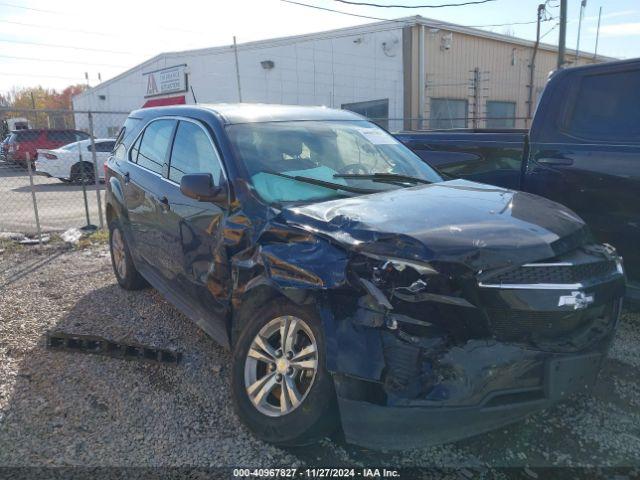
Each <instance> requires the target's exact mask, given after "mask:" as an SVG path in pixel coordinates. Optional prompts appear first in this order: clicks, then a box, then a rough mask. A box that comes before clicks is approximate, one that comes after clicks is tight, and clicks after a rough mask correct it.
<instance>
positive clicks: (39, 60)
mask: <svg viewBox="0 0 640 480" xmlns="http://www.w3.org/2000/svg"><path fill="white" fill-rule="evenodd" d="M0 58H11V59H13V60H32V61H36V62H51V63H71V64H75V65H94V66H97V67H114V68H127V67H128V66H127V65H115V64H113V63H94V62H76V61H73V60H62V59H58V58H42V57H18V56H15V55H0Z"/></svg>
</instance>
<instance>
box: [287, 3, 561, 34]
mask: <svg viewBox="0 0 640 480" xmlns="http://www.w3.org/2000/svg"><path fill="white" fill-rule="evenodd" d="M280 1H281V2H285V3H291V4H294V5H300V6H302V7H309V8H315V9H317V10H324V11H327V12H333V13H340V14H342V15H349V16H350V17H359V18H367V19H369V20H379V21H382V22H397V23H403V24H406V23H408V22H411V21H412V20H411V19H405V20H396V19H392V18H380V17H371V16H369V15H359V14H357V13H349V12H343V11H341V10H334V9H333V8H326V7H320V6H318V5H310V4H308V3H301V2H295V1H293V0H280ZM550 20H553V18H548V19H545V20H543V21H544V22H548V21H550ZM428 22H429V24H430V25H434V26H440V27H448V26H449V27H451V26H456V27H467V28H483V27H509V26H511V25H530V24H533V23H536V22H537V20H533V21H530V22H509V23H493V24H486V25H458V24H453V23H443V22H434V21H431V20H428Z"/></svg>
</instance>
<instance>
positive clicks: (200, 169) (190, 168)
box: [169, 121, 222, 185]
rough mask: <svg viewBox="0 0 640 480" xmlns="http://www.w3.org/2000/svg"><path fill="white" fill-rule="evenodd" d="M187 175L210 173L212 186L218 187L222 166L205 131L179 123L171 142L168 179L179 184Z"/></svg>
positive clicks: (187, 123)
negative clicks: (174, 137) (173, 139)
mask: <svg viewBox="0 0 640 480" xmlns="http://www.w3.org/2000/svg"><path fill="white" fill-rule="evenodd" d="M188 173H210V174H211V175H212V176H213V182H214V184H215V185H220V182H221V179H222V165H221V163H220V157H219V156H218V153H217V152H216V149H215V147H214V146H213V145H212V144H211V140H209V136H208V135H207V134H206V133H205V131H204V130H203V129H202V128H201V127H200V126H198V125H196V124H195V123H192V122H184V121H181V122H180V124H179V125H178V130H177V132H176V139H175V141H174V142H173V150H172V152H171V164H170V165H169V179H170V180H173V181H174V182H177V183H180V180H181V179H182V176H183V175H185V174H188Z"/></svg>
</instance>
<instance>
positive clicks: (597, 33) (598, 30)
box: [593, 7, 602, 61]
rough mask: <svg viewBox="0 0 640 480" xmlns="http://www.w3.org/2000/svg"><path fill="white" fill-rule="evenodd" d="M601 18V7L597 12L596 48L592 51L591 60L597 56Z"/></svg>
mask: <svg viewBox="0 0 640 480" xmlns="http://www.w3.org/2000/svg"><path fill="white" fill-rule="evenodd" d="M601 18H602V7H600V10H599V11H598V28H597V29H596V48H595V49H594V51H593V60H594V61H595V60H596V57H597V56H598V40H599V39H600V19H601Z"/></svg>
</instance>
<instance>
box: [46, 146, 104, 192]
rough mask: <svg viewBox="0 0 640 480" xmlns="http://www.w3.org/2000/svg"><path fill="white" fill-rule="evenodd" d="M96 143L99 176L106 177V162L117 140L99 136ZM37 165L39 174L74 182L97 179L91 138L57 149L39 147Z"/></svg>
mask: <svg viewBox="0 0 640 480" xmlns="http://www.w3.org/2000/svg"><path fill="white" fill-rule="evenodd" d="M94 143H95V146H96V160H97V162H98V175H99V178H104V162H105V160H106V159H107V158H109V155H110V153H111V150H113V146H114V144H115V140H114V139H113V138H98V139H96V140H94ZM35 165H36V174H37V175H44V176H46V177H55V178H59V179H60V180H63V181H68V182H73V183H81V182H82V179H83V178H84V179H85V180H86V182H87V183H93V182H94V181H95V180H94V178H95V177H94V167H93V152H92V150H91V140H90V139H88V140H80V141H79V142H73V143H69V144H68V145H65V146H64V147H60V148H56V149H55V150H45V149H38V158H37V159H36V163H35Z"/></svg>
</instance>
